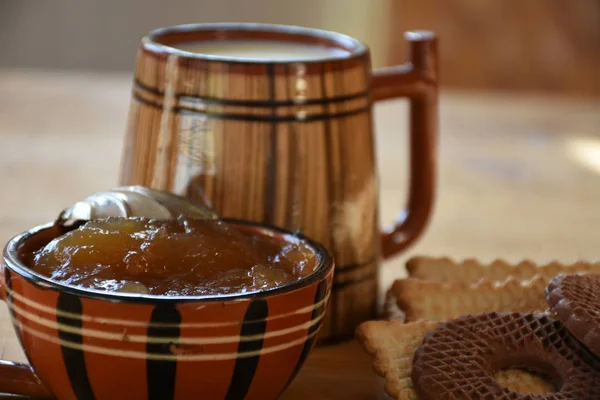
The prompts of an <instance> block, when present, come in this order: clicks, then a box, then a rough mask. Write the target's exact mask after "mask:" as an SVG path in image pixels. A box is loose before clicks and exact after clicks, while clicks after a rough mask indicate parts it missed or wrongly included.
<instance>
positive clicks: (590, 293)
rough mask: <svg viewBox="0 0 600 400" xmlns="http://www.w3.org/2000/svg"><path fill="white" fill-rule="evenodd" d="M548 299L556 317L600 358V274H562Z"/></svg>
mask: <svg viewBox="0 0 600 400" xmlns="http://www.w3.org/2000/svg"><path fill="white" fill-rule="evenodd" d="M546 299H547V300H548V304H549V305H550V310H551V311H552V312H553V313H554V315H555V316H556V318H557V319H558V320H559V321H561V322H562V323H563V324H565V326H566V327H567V329H568V330H569V331H570V332H571V334H572V335H573V336H575V337H576V338H577V339H579V340H580V341H581V343H583V344H584V345H585V346H587V348H588V349H590V351H592V352H593V353H595V354H596V355H597V356H599V357H600V276H598V275H585V276H581V275H562V274H561V275H558V276H557V277H555V278H554V279H552V281H551V282H550V284H549V285H548V288H547V289H546ZM598 397H599V398H600V392H599V393H598Z"/></svg>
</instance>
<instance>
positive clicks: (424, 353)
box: [411, 312, 600, 400]
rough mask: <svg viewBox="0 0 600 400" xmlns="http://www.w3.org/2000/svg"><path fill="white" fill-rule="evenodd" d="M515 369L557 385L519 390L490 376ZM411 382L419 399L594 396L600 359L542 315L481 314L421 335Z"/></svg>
mask: <svg viewBox="0 0 600 400" xmlns="http://www.w3.org/2000/svg"><path fill="white" fill-rule="evenodd" d="M513 368H520V369H526V370H530V371H532V372H538V373H541V374H544V375H546V376H548V377H549V379H550V380H551V381H552V382H553V383H554V386H555V387H557V388H558V391H557V392H554V393H547V394H535V395H534V394H523V393H517V392H515V391H512V390H510V389H508V388H506V387H503V386H501V385H500V384H499V383H498V382H497V381H496V380H495V379H494V374H495V373H496V372H498V371H500V370H504V369H513ZM411 377H412V380H413V384H414V386H415V390H416V391H417V394H418V395H419V398H420V399H421V400H442V399H444V400H453V399H461V400H467V399H473V400H481V399H494V400H525V399H527V400H533V399H536V400H542V399H543V400H559V399H560V400H570V399H573V400H598V398H599V397H598V396H599V394H600V360H598V359H597V358H596V357H594V355H593V354H591V353H590V352H589V351H588V350H587V349H586V348H585V347H584V346H583V345H582V344H581V343H580V342H579V341H577V340H576V339H575V338H574V337H573V336H571V335H570V334H569V331H568V330H567V329H566V328H565V327H564V325H563V324H562V323H560V321H558V320H556V319H554V318H553V317H551V316H549V315H547V314H523V313H495V312H492V313H484V314H477V315H467V316H464V317H460V318H457V319H455V320H451V321H448V322H446V323H443V324H442V325H440V326H439V327H438V328H437V329H436V330H434V331H433V332H431V333H430V334H428V335H427V336H426V337H425V339H423V344H422V345H421V347H419V349H418V350H417V351H416V352H415V356H414V358H413V369H412V375H411Z"/></svg>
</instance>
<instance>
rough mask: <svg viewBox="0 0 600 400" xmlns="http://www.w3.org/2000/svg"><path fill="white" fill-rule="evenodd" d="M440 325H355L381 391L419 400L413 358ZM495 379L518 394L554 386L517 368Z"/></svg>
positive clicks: (390, 322) (386, 322) (433, 323)
mask: <svg viewBox="0 0 600 400" xmlns="http://www.w3.org/2000/svg"><path fill="white" fill-rule="evenodd" d="M442 324H443V322H442V321H419V322H409V323H402V322H400V321H369V322H365V323H363V324H362V325H360V326H359V327H358V329H357V338H358V340H359V342H360V343H361V344H362V346H363V347H364V349H365V351H367V352H368V353H369V354H371V355H372V356H373V359H374V360H373V366H374V369H375V371H376V372H377V374H379V375H380V376H382V377H383V378H384V379H385V390H386V392H387V393H388V394H389V395H390V396H392V397H393V398H394V399H397V400H419V397H418V395H417V392H416V391H415V387H414V385H413V381H412V379H411V375H412V364H413V357H414V355H415V352H416V351H417V349H418V348H419V347H420V346H421V344H422V343H423V339H424V338H425V336H426V335H428V334H429V333H430V332H433V331H434V330H435V329H437V328H438V327H439V326H440V325H442ZM495 378H496V380H497V381H498V382H499V383H500V384H502V385H504V386H506V387H509V388H512V389H513V390H516V391H519V392H521V393H523V392H529V393H539V394H541V393H548V392H550V391H552V390H553V389H554V387H553V386H552V385H550V384H549V383H548V382H546V381H545V380H543V379H542V378H539V377H537V376H535V375H531V374H529V373H527V372H524V371H521V370H518V369H513V370H510V369H509V370H503V371H501V372H499V373H498V374H496V375H495Z"/></svg>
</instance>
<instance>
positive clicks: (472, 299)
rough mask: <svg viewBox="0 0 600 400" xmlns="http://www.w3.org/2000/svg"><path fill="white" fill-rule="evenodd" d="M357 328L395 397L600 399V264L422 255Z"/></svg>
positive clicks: (387, 387)
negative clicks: (388, 310) (387, 314)
mask: <svg viewBox="0 0 600 400" xmlns="http://www.w3.org/2000/svg"><path fill="white" fill-rule="evenodd" d="M407 269H408V275H409V277H408V278H407V279H400V280H397V281H396V282H395V283H394V285H393V287H392V288H391V289H390V292H389V299H390V300H392V301H391V305H394V306H396V307H397V311H400V312H401V313H402V314H403V316H404V318H403V320H394V321H370V322H366V323H364V324H363V325H361V326H360V327H359V329H358V331H357V334H358V338H359V341H360V342H361V343H362V344H363V346H364V348H365V349H366V351H367V352H369V353H370V354H371V355H372V356H373V357H374V366H375V370H376V371H377V372H378V373H379V374H380V375H381V376H383V377H384V378H385V380H386V391H387V392H388V393H389V394H390V395H391V396H392V397H394V398H396V399H420V400H428V399H436V400H438V399H439V400H442V399H501V400H509V399H511V400H512V399H581V400H584V399H600V263H587V262H578V263H575V264H571V265H564V264H559V263H550V264H547V265H543V266H539V265H536V264H534V263H531V262H522V263H519V264H509V263H506V262H504V261H495V262H493V263H491V264H487V265H483V264H481V263H479V262H477V261H474V260H466V261H463V262H461V263H456V262H453V261H451V260H449V259H433V258H426V257H418V258H413V259H411V260H410V261H409V262H408V263H407Z"/></svg>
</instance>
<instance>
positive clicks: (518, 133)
mask: <svg viewBox="0 0 600 400" xmlns="http://www.w3.org/2000/svg"><path fill="white" fill-rule="evenodd" d="M130 93H131V76H130V75H119V74H115V75H110V74H101V75H98V74H92V73H85V74H84V73H80V74H75V73H69V74H66V73H60V72H46V71H9V70H0V183H2V185H3V187H4V188H5V190H4V192H3V193H2V196H1V197H0V240H1V241H2V242H3V243H4V242H6V240H8V239H9V238H10V237H11V236H12V235H14V234H16V233H18V232H21V231H23V230H25V229H27V228H29V227H31V226H33V225H37V224H41V223H45V222H47V221H49V220H51V219H53V218H54V217H55V216H56V214H57V212H58V211H59V210H60V209H61V208H62V207H64V206H67V205H69V204H70V203H72V202H74V201H76V200H79V199H80V198H82V197H83V196H85V195H87V194H89V193H91V192H94V191H98V190H101V189H106V188H108V187H111V186H114V185H115V183H116V182H117V180H118V172H119V163H120V157H121V147H122V144H123V138H124V135H123V134H124V128H125V121H126V116H127V111H128V103H129V98H130ZM440 111H441V116H440V141H441V144H440V154H439V161H440V168H439V197H438V200H437V204H436V211H435V214H434V217H433V219H432V222H431V224H430V226H429V229H428V231H427V232H426V234H425V236H424V237H423V238H422V239H421V240H420V241H419V242H418V243H417V244H416V245H415V246H414V247H412V248H411V249H410V250H409V251H408V252H407V253H405V254H404V255H403V256H401V257H398V258H396V259H394V260H392V261H390V262H388V263H386V264H385V266H384V267H383V269H382V273H381V274H380V275H381V278H380V279H381V281H380V283H381V285H380V287H381V289H382V290H383V289H387V288H388V287H389V286H390V284H391V283H392V282H393V279H394V278H396V277H399V276H403V275H404V269H403V267H402V265H403V262H404V261H405V260H406V258H407V257H409V256H412V255H415V254H427V255H431V256H444V255H447V256H451V257H454V258H458V259H461V258H464V257H477V258H480V259H482V260H491V259H494V258H498V257H501V258H505V259H507V260H511V261H518V260H520V259H522V258H531V259H533V260H535V261H538V262H544V261H547V260H549V259H559V260H561V261H572V260H575V259H578V258H584V259H598V258H599V257H598V256H599V254H598V253H599V251H598V243H599V242H600V230H599V229H598V228H597V227H598V226H600V207H598V203H599V201H600V100H570V99H567V98H548V97H540V96H536V95H519V96H513V95H506V94H504V95H499V94H492V93H479V94H472V93H466V92H450V91H447V92H443V93H442V96H441V110H440ZM406 118H407V115H406V110H405V104H404V103H403V102H398V101H392V102H389V103H386V104H382V105H380V106H377V108H376V111H375V123H376V130H377V132H378V136H377V151H378V155H379V159H378V164H379V167H380V180H381V187H382V190H381V199H380V201H381V206H382V209H381V210H382V212H381V214H382V215H381V220H382V221H384V222H391V221H392V219H393V218H394V216H395V214H396V212H397V210H398V208H399V207H400V205H402V204H404V197H405V195H406V184H407V179H406V176H404V174H401V173H400V172H399V171H406V168H405V166H406V164H407V162H408V159H407V154H406V139H407V138H406V135H405V134H399V133H398V130H397V127H398V126H405V125H406ZM0 319H1V321H2V322H1V325H0V326H1V330H0V349H1V357H2V358H5V359H13V360H24V355H23V353H22V351H21V350H20V348H19V344H18V343H17V340H16V336H15V335H14V333H13V331H12V327H11V326H10V322H9V318H8V316H7V312H6V310H5V307H4V306H2V308H1V313H0ZM382 387H383V386H382V383H381V381H380V380H379V378H378V377H377V376H376V375H375V373H374V372H372V368H371V364H370V360H369V358H368V357H367V355H366V354H364V353H363V352H362V351H361V349H360V348H359V346H358V345H357V344H356V343H354V342H347V343H343V344H339V345H335V346H327V347H321V348H318V349H316V350H315V351H314V352H313V353H312V354H311V356H310V357H309V359H308V361H307V364H306V366H305V367H304V368H303V369H302V371H301V372H300V374H299V376H298V378H297V379H296V380H295V382H294V383H293V384H292V386H291V387H290V388H289V389H288V390H287V391H286V393H285V394H284V395H283V396H282V398H283V399H286V400H295V399H305V398H311V399H317V400H325V399H349V398H352V399H377V398H381V399H383V398H385V395H384V394H383V389H382Z"/></svg>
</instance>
